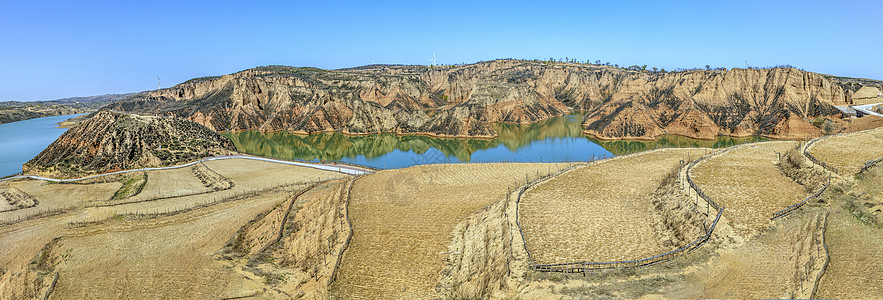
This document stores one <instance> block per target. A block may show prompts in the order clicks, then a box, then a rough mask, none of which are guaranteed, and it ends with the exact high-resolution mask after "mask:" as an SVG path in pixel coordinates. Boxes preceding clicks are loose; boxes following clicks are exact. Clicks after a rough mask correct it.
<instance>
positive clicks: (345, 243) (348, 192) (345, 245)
mask: <svg viewBox="0 0 883 300" xmlns="http://www.w3.org/2000/svg"><path fill="white" fill-rule="evenodd" d="M359 178H362V176H361V175H360V176H357V177H356V178H353V180H350V181H349V182H348V185H349V186H348V187H347V188H346V199H345V200H344V204H343V207H344V212H345V213H346V225H347V226H348V227H349V231H348V232H347V235H346V240H344V241H343V245H342V246H341V247H340V251H339V252H338V253H337V261H336V262H335V263H334V269H333V270H331V277H329V279H328V284H327V285H328V286H330V285H331V283H332V282H334V280H335V279H337V270H338V269H339V268H340V262H341V261H343V252H344V251H346V248H348V247H349V245H350V241H351V240H352V239H353V222H352V221H350V214H349V204H350V197H351V195H352V192H353V185H355V184H356V180H358V179H359Z"/></svg>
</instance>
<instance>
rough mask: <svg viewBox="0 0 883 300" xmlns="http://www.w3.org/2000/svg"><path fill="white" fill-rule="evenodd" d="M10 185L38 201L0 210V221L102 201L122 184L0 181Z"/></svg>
mask: <svg viewBox="0 0 883 300" xmlns="http://www.w3.org/2000/svg"><path fill="white" fill-rule="evenodd" d="M0 186H11V187H15V188H18V189H19V190H21V191H23V192H25V193H27V194H28V195H31V196H33V197H34V198H35V199H37V201H38V202H39V203H38V204H37V205H36V206H34V207H29V208H24V209H18V210H13V211H6V212H0V222H5V221H10V220H13V221H14V220H16V219H17V218H25V217H27V216H30V215H34V214H37V213H39V212H42V211H46V210H49V209H52V210H56V209H68V208H74V207H78V206H82V205H84V204H85V203H87V202H92V201H96V200H98V201H104V200H107V199H110V198H111V197H113V194H114V193H115V192H116V191H117V190H118V189H119V188H120V187H121V186H122V184H121V183H119V182H108V183H95V184H59V183H51V182H46V181H42V180H32V179H27V180H18V181H12V182H9V181H7V182H3V183H0Z"/></svg>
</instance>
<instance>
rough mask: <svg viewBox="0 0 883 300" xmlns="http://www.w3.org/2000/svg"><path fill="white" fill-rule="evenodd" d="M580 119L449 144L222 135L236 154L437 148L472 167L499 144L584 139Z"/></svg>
mask: <svg viewBox="0 0 883 300" xmlns="http://www.w3.org/2000/svg"><path fill="white" fill-rule="evenodd" d="M580 122H582V119H581V118H580V117H578V116H566V117H558V118H552V119H549V120H546V121H543V122H539V123H536V124H531V125H511V124H498V125H496V129H497V130H498V132H499V137H497V138H494V139H448V138H434V137H428V136H422V135H395V134H372V135H357V136H352V135H344V134H341V133H338V132H329V133H317V134H311V135H295V134H291V133H288V132H275V133H260V132H256V131H244V132H238V133H224V135H226V136H228V137H230V139H232V140H233V142H234V143H235V144H236V147H237V149H239V151H240V152H245V153H250V154H254V155H260V156H267V157H276V158H283V159H296V160H317V159H318V160H326V161H339V160H341V159H342V158H344V157H347V158H355V157H358V156H364V157H366V158H375V157H380V156H382V155H384V154H387V153H389V152H392V151H395V150H399V151H403V152H408V151H413V152H414V153H417V154H422V153H425V152H426V151H428V150H429V149H430V148H435V149H438V150H439V151H441V152H442V153H444V154H445V156H448V157H456V158H457V159H458V160H460V161H470V158H471V156H472V154H473V153H475V152H476V151H479V150H485V149H490V148H494V147H497V146H499V145H500V144H503V145H504V146H506V148H508V149H509V150H511V151H515V150H518V149H519V148H522V147H524V146H527V145H530V143H532V142H534V141H538V140H545V139H547V138H562V137H583V134H582V127H581V126H580Z"/></svg>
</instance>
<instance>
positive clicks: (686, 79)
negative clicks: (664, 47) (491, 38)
mask: <svg viewBox="0 0 883 300" xmlns="http://www.w3.org/2000/svg"><path fill="white" fill-rule="evenodd" d="M866 85H875V86H879V85H880V83H879V82H876V81H868V80H865V81H855V80H847V79H842V78H836V77H830V76H825V75H821V74H816V73H811V72H806V71H802V70H797V69H793V68H775V69H734V70H730V71H710V70H709V71H706V70H692V71H682V72H647V71H634V70H626V69H620V68H613V67H609V66H600V65H590V64H577V63H547V62H539V61H523V60H495V61H489V62H480V63H475V64H470V65H459V66H441V67H438V66H437V67H425V66H388V65H371V66H365V67H359V68H352V69H341V70H321V69H315V68H294V67H285V66H269V67H259V68H254V69H249V70H245V71H241V72H238V73H234V74H231V75H225V76H219V77H206V78H198V79H193V80H190V81H187V82H185V83H182V84H179V85H177V86H175V87H172V88H168V89H162V90H156V91H151V92H146V93H142V94H138V95H134V96H132V97H131V98H129V99H128V100H126V101H122V102H118V103H114V104H111V105H110V108H112V109H115V110H121V111H127V112H134V113H141V114H157V115H165V116H178V117H184V118H188V119H190V120H192V121H195V122H197V123H200V124H203V125H205V126H207V127H209V128H211V129H213V130H216V131H226V130H260V131H265V132H269V131H290V132H294V133H315V132H327V131H339V132H343V133H348V134H369V133H380V132H394V133H399V134H426V135H433V136H443V137H494V136H496V135H497V132H496V131H495V130H494V128H492V127H491V126H490V124H491V123H519V124H527V123H534V122H537V121H541V120H544V119H548V118H550V117H555V116H561V115H564V114H568V113H571V112H573V111H586V117H585V120H584V122H583V125H584V127H585V133H586V134H588V135H591V136H594V137H597V138H599V139H622V138H632V139H652V138H656V137H658V136H660V135H662V134H675V135H683V136H687V137H693V138H701V139H711V138H714V137H715V136H717V135H729V136H740V137H741V136H749V135H755V134H760V135H764V136H767V137H771V138H798V137H802V136H806V135H813V134H818V133H819V131H818V129H817V128H816V127H815V126H812V125H811V124H810V123H808V122H807V120H809V119H811V118H814V117H818V116H827V115H833V114H836V113H837V111H836V110H835V109H834V108H833V107H832V105H835V104H847V103H850V102H851V101H852V98H851V97H852V95H853V94H854V93H855V91H856V90H858V89H860V88H861V87H863V86H866Z"/></svg>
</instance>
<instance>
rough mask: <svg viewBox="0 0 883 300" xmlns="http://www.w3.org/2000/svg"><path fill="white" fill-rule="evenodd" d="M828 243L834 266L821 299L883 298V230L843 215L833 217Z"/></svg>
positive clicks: (826, 277) (827, 273)
mask: <svg viewBox="0 0 883 300" xmlns="http://www.w3.org/2000/svg"><path fill="white" fill-rule="evenodd" d="M826 239H827V243H828V250H829V251H830V254H831V262H830V263H829V264H828V268H827V271H825V275H824V276H823V277H822V281H821V284H820V285H819V291H818V293H817V297H819V298H823V299H861V298H867V297H869V296H872V295H876V296H880V295H883V230H881V229H880V228H875V227H873V226H868V225H866V224H862V223H861V222H859V221H858V220H856V219H855V218H854V217H853V216H852V215H850V214H849V212H844V211H839V212H835V213H832V214H831V215H830V217H829V221H828V230H827V233H826Z"/></svg>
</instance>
